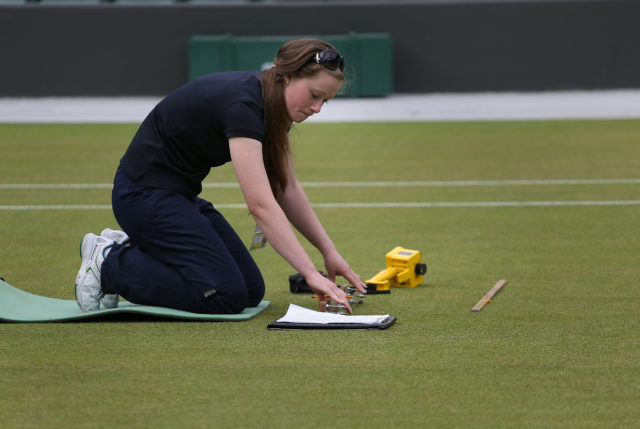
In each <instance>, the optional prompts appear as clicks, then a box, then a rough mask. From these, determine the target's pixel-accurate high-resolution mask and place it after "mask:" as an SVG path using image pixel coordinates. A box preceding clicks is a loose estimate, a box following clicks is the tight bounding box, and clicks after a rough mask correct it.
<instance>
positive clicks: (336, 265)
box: [324, 251, 367, 293]
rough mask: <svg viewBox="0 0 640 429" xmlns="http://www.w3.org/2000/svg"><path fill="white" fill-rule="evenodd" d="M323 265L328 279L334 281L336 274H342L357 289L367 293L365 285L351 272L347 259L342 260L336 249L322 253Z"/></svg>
mask: <svg viewBox="0 0 640 429" xmlns="http://www.w3.org/2000/svg"><path fill="white" fill-rule="evenodd" d="M324 267H325V268H326V270H327V275H328V276H329V280H331V281H332V282H335V280H336V276H342V277H344V278H345V279H347V281H348V282H349V283H351V284H352V285H353V286H354V287H355V288H356V289H358V291H360V292H361V293H367V286H366V285H365V284H364V282H363V281H362V280H360V276H359V275H357V274H356V273H355V272H353V270H352V269H351V267H350V266H349V264H348V263H347V261H345V260H344V258H343V257H342V256H341V255H340V254H339V253H338V251H332V252H330V253H328V254H326V255H324Z"/></svg>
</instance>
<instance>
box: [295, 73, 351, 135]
mask: <svg viewBox="0 0 640 429" xmlns="http://www.w3.org/2000/svg"><path fill="white" fill-rule="evenodd" d="M341 83H342V81H340V80H339V79H337V78H336V77H334V76H332V75H331V74H330V73H329V72H328V71H327V70H320V71H319V72H318V73H316V74H315V75H313V76H311V77H302V78H291V79H290V80H288V81H286V82H285V88H284V99H285V102H286V104H287V112H288V113H289V118H290V119H291V120H292V121H293V122H298V123H300V122H302V121H304V120H305V119H307V118H308V117H309V116H311V115H313V114H315V113H318V112H320V110H321V109H322V105H323V104H324V103H325V102H327V101H329V100H330V99H332V98H333V97H334V96H335V95H336V92H338V89H340V84H341Z"/></svg>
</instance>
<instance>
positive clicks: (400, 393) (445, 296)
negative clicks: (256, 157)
mask: <svg viewBox="0 0 640 429" xmlns="http://www.w3.org/2000/svg"><path fill="white" fill-rule="evenodd" d="M135 128H136V127H135V126H133V125H0V153H2V154H3V155H2V158H3V162H2V169H1V171H0V184H12V183H44V184H47V183H110V182H111V180H112V176H113V173H114V171H115V167H116V165H117V162H118V160H119V158H120V156H121V155H122V153H123V152H124V150H125V149H126V146H127V144H128V141H129V140H130V138H131V136H132V135H133V133H134V132H135ZM294 135H295V143H294V149H295V152H296V165H297V169H298V174H299V176H300V180H301V181H308V182H313V181H373V180H375V181H399V180H420V181H429V180H502V179H509V180H515V179H609V178H637V177H638V176H639V172H640V146H639V145H638V144H637V142H638V141H640V121H589V122H586V121H584V122H580V121H577V122H570V121H551V122H487V123H407V124H307V125H302V126H299V127H298V130H297V131H296V132H295V133H294ZM208 181H210V182H232V181H233V173H232V170H231V168H230V167H229V166H225V167H223V168H220V169H216V170H214V172H213V173H212V174H211V175H210V177H209V179H208ZM308 194H309V197H310V199H311V200H312V202H317V203H322V202H431V201H434V202H443V201H446V202H464V201H467V202H468V201H576V200H585V201H594V200H640V185H637V184H618V185H615V184H614V185H611V184H606V185H604V184H603V185H556V186H477V187H407V188H402V187H381V188H356V187H353V188H349V187H345V188H322V187H318V188H315V187H314V188H309V189H308ZM203 196H204V197H205V198H207V199H210V200H212V201H213V202H214V204H216V203H225V204H226V203H242V196H241V193H240V191H239V189H234V188H231V189H226V188H225V189H215V188H205V190H204V192H203ZM109 203H110V191H109V189H0V205H42V204H61V205H67V204H68V205H76V204H81V205H82V204H100V205H103V204H109ZM223 213H224V214H225V215H226V216H227V218H228V219H229V221H230V222H231V223H232V224H233V225H234V227H236V229H237V230H238V232H239V233H240V234H241V235H243V236H244V237H246V240H247V241H248V240H249V238H250V236H251V233H252V228H253V222H252V220H251V218H250V216H248V215H247V212H246V210H243V209H227V210H223ZM317 213H318V215H319V217H320V218H321V220H322V221H323V223H324V225H325V227H326V228H327V230H328V231H329V233H330V234H331V236H332V237H333V239H334V241H335V242H336V244H337V245H338V248H339V249H341V251H342V253H343V255H344V256H345V257H346V258H347V260H348V261H349V262H350V263H351V264H352V266H353V268H354V269H355V270H356V271H357V272H358V273H360V274H361V275H362V276H363V277H369V276H372V275H373V274H375V273H376V272H377V271H378V270H380V269H382V268H383V267H384V254H385V253H386V252H387V251H389V250H390V249H392V248H393V247H394V246H396V245H401V246H404V247H407V248H413V249H420V250H421V251H422V254H423V258H424V259H425V261H426V262H427V263H428V265H429V272H428V274H427V276H426V278H425V282H424V283H423V284H422V285H421V286H419V287H417V288H415V289H393V291H392V293H391V294H390V295H382V296H380V295H378V296H370V297H368V298H367V299H366V301H367V302H366V303H365V304H364V306H362V307H359V308H356V313H358V314H379V313H390V314H393V315H395V316H397V317H398V322H397V323H396V324H395V325H394V326H393V327H392V328H390V329H389V330H386V331H379V332H370V331H340V332H329V331H303V332H299V331H295V332H281V331H267V330H266V325H267V324H268V323H269V322H271V321H272V320H275V319H276V318H278V317H280V316H281V315H283V314H284V313H285V311H286V308H287V306H288V304H289V303H290V302H293V303H296V304H299V305H303V306H306V307H310V308H314V305H315V304H314V302H313V301H312V300H311V298H309V296H302V295H292V294H290V293H289V291H288V284H287V276H288V275H289V274H291V273H292V269H291V268H290V267H289V266H288V265H287V264H286V263H285V262H284V261H282V260H281V259H280V258H279V257H278V256H277V255H276V254H275V252H273V250H272V249H271V248H268V249H266V250H262V251H260V252H257V253H256V254H255V257H256V260H257V262H258V264H259V265H260V267H261V269H262V270H263V274H264V276H265V279H266V282H267V296H266V299H269V300H270V301H271V303H272V304H271V307H270V308H269V309H268V310H266V311H265V312H264V313H263V314H261V315H259V316H258V317H256V318H255V319H253V320H250V321H247V322H241V323H194V322H166V321H155V320H122V321H118V322H91V323H63V324H35V325H33V324H29V325H27V324H0V337H1V338H2V347H1V348H0V374H2V387H3V392H2V395H1V396H0V415H2V426H3V427H21V428H22V427H61V426H65V427H78V426H85V427H113V426H125V425H126V426H130V427H175V426H178V425H182V426H185V427H274V428H276V427H277V428H286V427H291V428H295V427H302V426H304V427H327V426H347V427H363V428H364V427H389V426H394V427H461V426H471V427H492V428H493V427H545V428H548V427H634V426H635V425H636V424H637V421H638V419H639V418H640V411H638V406H637V405H638V399H639V398H640V387H638V386H640V376H639V374H640V368H639V366H640V362H639V358H638V356H640V331H639V329H638V328H639V322H638V314H640V305H639V303H640V288H638V283H639V280H640V271H639V270H638V258H637V255H638V254H639V253H640V228H638V217H639V215H640V206H607V207H598V206H585V207H571V206H559V207H473V208H470V207H457V208H456V207H449V208H319V209H317ZM0 225H1V226H0V242H1V243H2V245H0V261H1V263H0V267H1V268H0V276H2V277H5V279H6V280H7V281H8V282H9V283H11V284H13V285H15V286H17V287H20V288H22V289H25V290H27V291H29V292H32V293H38V294H41V295H46V296H51V297H56V298H64V299H72V298H73V288H72V285H73V279H74V278H75V274H76V271H77V269H78V266H79V258H78V256H77V255H78V250H77V249H78V242H79V240H80V238H81V237H82V235H83V234H84V233H86V232H89V231H94V232H98V231H99V230H100V229H102V228H103V227H106V226H111V227H115V226H116V224H115V221H114V220H113V215H112V214H111V212H110V211H109V210H0ZM307 248H309V246H307ZM309 249H310V248H309ZM313 258H314V260H315V261H316V262H317V263H318V266H319V268H320V264H321V260H320V258H318V256H317V254H313ZM500 278H505V279H507V280H509V284H508V285H507V286H506V287H505V288H504V289H503V290H502V292H500V294H499V295H498V296H497V297H496V298H494V300H493V302H492V303H490V304H489V305H488V306H487V307H485V309H484V310H482V311H481V312H479V313H471V312H470V309H471V307H472V306H473V305H474V304H475V303H476V302H477V301H478V300H479V299H480V298H481V297H482V295H484V293H485V292H486V291H487V290H488V289H489V288H490V287H491V286H492V285H493V283H495V281H497V280H498V279H500Z"/></svg>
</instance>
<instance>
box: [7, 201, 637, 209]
mask: <svg viewBox="0 0 640 429" xmlns="http://www.w3.org/2000/svg"><path fill="white" fill-rule="evenodd" d="M311 205H312V206H313V207H314V208H463V207H571V206H587V207H589V206H591V207H599V206H638V205H640V200H613V201H468V202H464V201H462V202H380V203H316V204H311ZM214 206H215V207H216V208H217V209H247V206H246V204H215V205H214ZM11 210H14V211H20V210H33V211H39V210H111V205H109V204H93V205H55V204H54V205H0V211H11Z"/></svg>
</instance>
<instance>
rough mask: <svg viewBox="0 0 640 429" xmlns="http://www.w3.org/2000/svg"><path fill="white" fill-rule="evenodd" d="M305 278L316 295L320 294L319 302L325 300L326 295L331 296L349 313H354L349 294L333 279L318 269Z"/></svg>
mask: <svg viewBox="0 0 640 429" xmlns="http://www.w3.org/2000/svg"><path fill="white" fill-rule="evenodd" d="M305 280H306V281H307V284H308V285H309V286H310V287H311V289H313V291H314V292H315V293H316V295H318V302H322V301H325V300H326V297H327V296H329V298H331V299H333V300H334V301H335V302H336V303H338V304H341V305H344V307H345V308H346V310H347V311H348V312H349V314H351V313H352V310H351V306H350V305H349V298H348V297H347V294H346V293H344V291H343V290H342V289H340V288H339V287H338V286H336V284H335V283H334V282H333V281H331V280H329V279H328V278H326V277H325V276H323V275H322V274H320V273H319V272H317V271H315V272H314V273H312V274H310V275H309V276H308V277H305Z"/></svg>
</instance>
